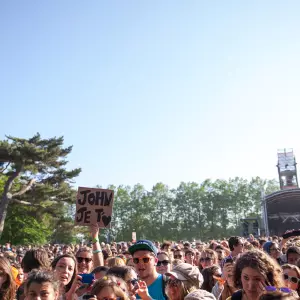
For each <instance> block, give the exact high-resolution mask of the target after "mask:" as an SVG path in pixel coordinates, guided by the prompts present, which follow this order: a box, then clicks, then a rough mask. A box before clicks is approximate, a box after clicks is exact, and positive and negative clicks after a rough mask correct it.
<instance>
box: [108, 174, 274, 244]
mask: <svg viewBox="0 0 300 300" xmlns="http://www.w3.org/2000/svg"><path fill="white" fill-rule="evenodd" d="M110 188H113V189H114V190H115V203H114V216H113V225H114V227H113V228H112V229H111V231H110V234H111V236H112V237H113V238H114V239H116V240H118V241H126V240H131V233H132V232H133V231H136V232H137V237H138V238H149V239H153V240H155V239H157V240H179V239H184V240H192V239H202V240H207V239H211V238H221V237H225V236H230V235H232V234H240V224H239V222H240V219H242V218H247V217H257V218H259V219H260V218H261V193H262V191H265V192H266V193H271V192H274V191H277V190H278V189H279V185H278V183H277V182H276V181H275V180H263V179H261V178H259V177H256V178H252V179H251V180H250V181H247V180H245V179H243V178H238V177H236V178H234V179H229V180H228V181H226V180H216V181H214V182H213V181H211V180H206V181H204V182H202V183H201V184H198V183H195V182H189V183H184V182H182V183H181V184H180V185H179V186H178V187H177V189H174V190H170V189H169V188H168V186H166V185H164V184H163V183H157V184H156V185H155V186H154V187H153V188H152V190H151V192H148V191H146V190H145V188H144V187H143V186H142V185H140V184H137V185H135V186H134V187H133V188H131V187H129V186H126V187H124V186H119V187H118V188H116V187H113V186H112V187H110Z"/></svg>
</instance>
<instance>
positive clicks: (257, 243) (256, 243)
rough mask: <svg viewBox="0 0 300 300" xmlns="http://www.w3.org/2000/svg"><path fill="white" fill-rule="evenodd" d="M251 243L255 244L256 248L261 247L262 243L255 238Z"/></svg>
mask: <svg viewBox="0 0 300 300" xmlns="http://www.w3.org/2000/svg"><path fill="white" fill-rule="evenodd" d="M250 244H251V245H253V246H254V247H255V248H259V246H260V244H259V242H258V241H257V240H253V241H251V242H250Z"/></svg>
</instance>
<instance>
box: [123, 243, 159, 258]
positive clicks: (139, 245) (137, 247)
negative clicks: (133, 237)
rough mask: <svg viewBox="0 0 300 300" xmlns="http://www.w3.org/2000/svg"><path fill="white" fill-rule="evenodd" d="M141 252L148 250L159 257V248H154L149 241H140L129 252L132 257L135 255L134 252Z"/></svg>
mask: <svg viewBox="0 0 300 300" xmlns="http://www.w3.org/2000/svg"><path fill="white" fill-rule="evenodd" d="M139 250H146V251H150V252H152V253H154V254H155V256H156V255H157V252H158V251H157V248H156V247H155V246H154V244H153V243H152V242H150V241H148V240H139V241H137V242H136V243H135V244H134V245H132V246H131V247H130V248H129V249H128V251H129V252H130V254H131V255H133V253H134V252H136V251H139Z"/></svg>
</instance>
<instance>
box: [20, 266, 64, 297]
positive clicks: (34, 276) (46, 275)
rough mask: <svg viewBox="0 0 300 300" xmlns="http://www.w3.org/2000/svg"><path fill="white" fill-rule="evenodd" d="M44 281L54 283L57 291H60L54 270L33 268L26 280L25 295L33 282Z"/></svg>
mask: <svg viewBox="0 0 300 300" xmlns="http://www.w3.org/2000/svg"><path fill="white" fill-rule="evenodd" d="M34 282H36V283H39V284H41V283H44V282H49V283H51V284H52V286H53V289H54V291H55V292H58V291H59V282H58V281H57V280H56V279H55V277H54V274H53V272H50V271H45V270H33V271H31V272H30V273H29V275H28V277H27V280H26V282H25V295H26V294H27V292H28V289H29V287H30V285H31V284H32V283H34Z"/></svg>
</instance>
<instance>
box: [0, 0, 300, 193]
mask: <svg viewBox="0 0 300 300" xmlns="http://www.w3.org/2000/svg"><path fill="white" fill-rule="evenodd" d="M299 13H300V2H299V1H298V0H295V1H292V0H287V1H279V0H264V1H261V0H257V1H256V0H252V1H240V0H226V1H224V0H220V1H217V0H216V1H204V0H195V1H193V0H185V1H177V0H172V1H171V0H163V1H162V0H151V1H149V0H147V1H146V0H141V1H140V0H135V1H133V0H119V1H115V0H110V1H101V0H89V1H78V0H72V1H71V0H64V1H61V0H51V1H32V0H27V1H8V0H6V1H5V0H4V1H1V3H0V40H1V45H0V105H1V112H2V113H1V127H0V128H1V130H0V137H1V139H4V138H5V135H13V136H17V137H24V138H29V137H31V136H33V135H34V134H35V133H36V132H39V133H40V134H41V135H42V137H44V138H47V137H53V136H61V135H63V136H64V137H65V145H66V146H69V145H73V151H72V154H71V155H70V156H69V164H68V168H69V169H71V168H75V167H79V166H80V167H81V168H82V173H81V175H80V176H79V177H78V178H77V179H76V185H78V186H86V187H93V186H95V185H97V184H99V185H101V186H103V187H105V186H107V185H109V184H114V185H117V186H118V185H121V184H122V185H134V184H136V183H141V184H143V185H144V186H145V187H146V188H147V189H151V187H152V186H153V185H155V184H156V183H157V182H163V183H165V184H167V185H169V186H170V187H171V188H175V187H177V186H178V185H179V183H180V182H182V181H184V182H191V181H195V182H199V183H200V182H202V181H204V180H205V179H206V178H211V179H213V180H215V179H217V178H220V179H228V178H232V177H236V176H239V177H244V178H251V177H252V176H260V177H262V178H266V179H272V178H277V170H276V163H277V150H278V149H283V148H293V149H294V153H295V155H296V159H297V157H298V158H299V160H300V144H299V140H298V137H299V132H300V122H299V113H300V100H299V96H300V84H299V83H300V82H299V81H300V76H299V75H300V74H299V73H300V71H299V70H300V55H299V53H300V39H299V29H300V18H299Z"/></svg>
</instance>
